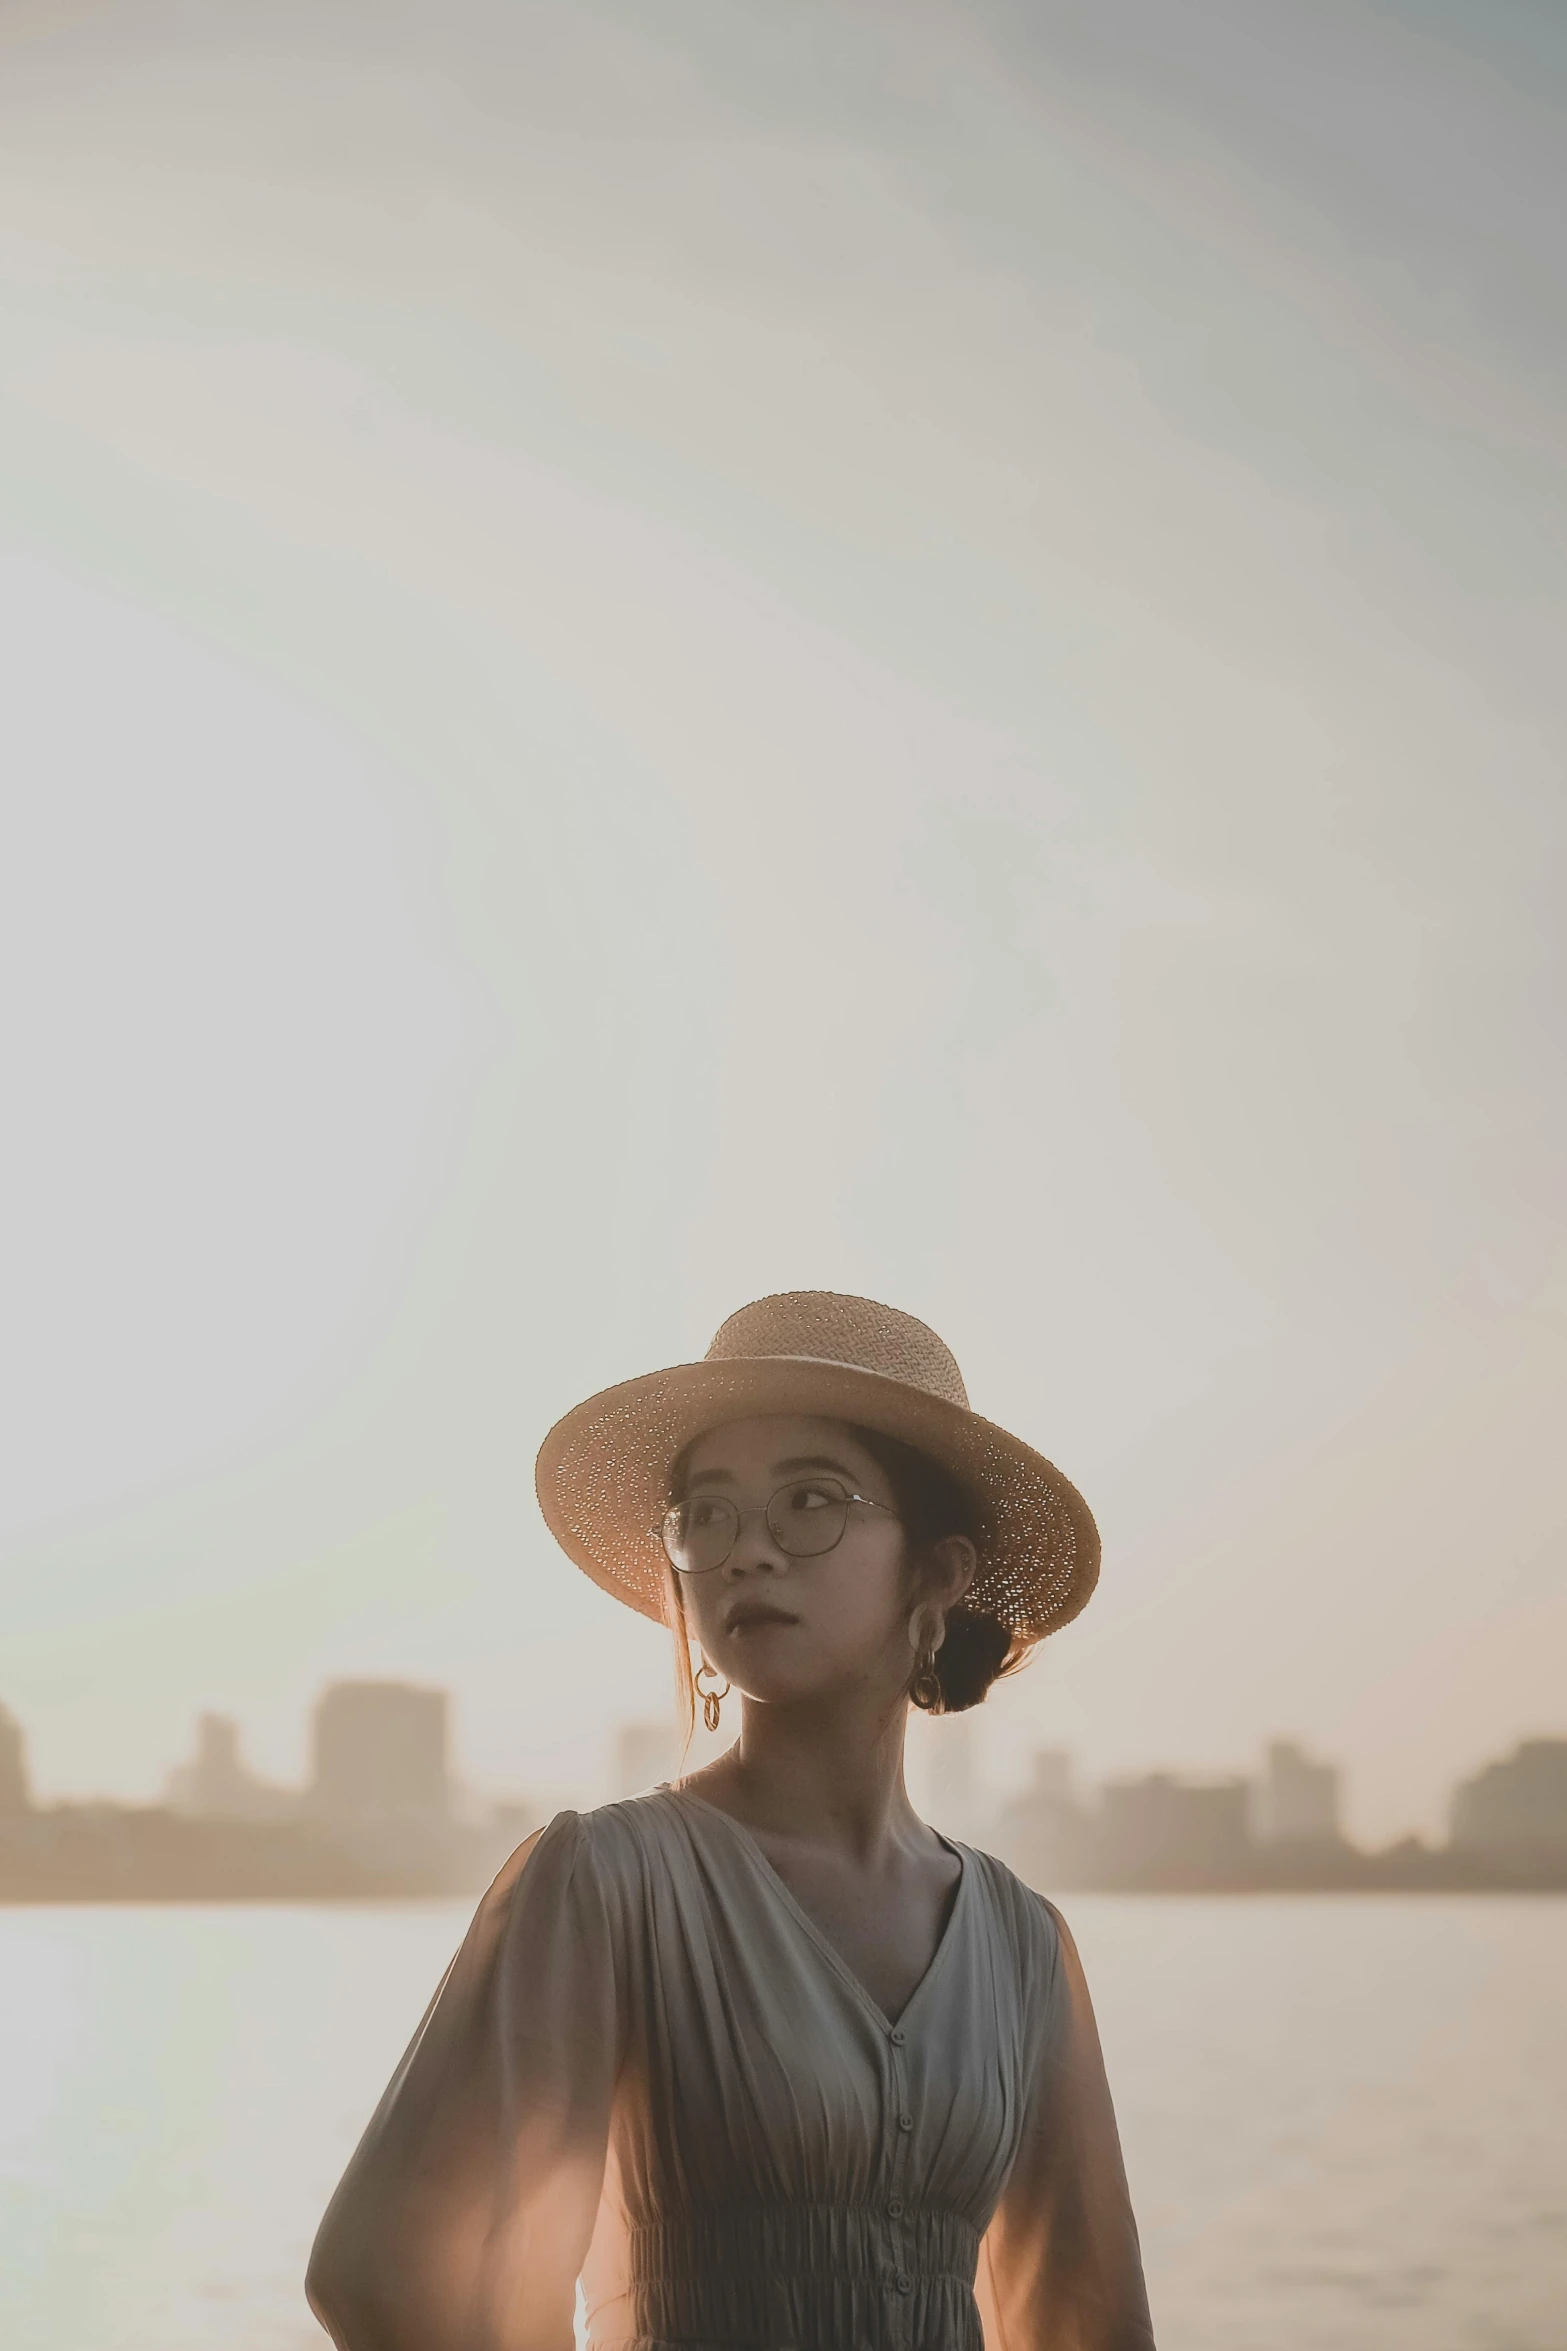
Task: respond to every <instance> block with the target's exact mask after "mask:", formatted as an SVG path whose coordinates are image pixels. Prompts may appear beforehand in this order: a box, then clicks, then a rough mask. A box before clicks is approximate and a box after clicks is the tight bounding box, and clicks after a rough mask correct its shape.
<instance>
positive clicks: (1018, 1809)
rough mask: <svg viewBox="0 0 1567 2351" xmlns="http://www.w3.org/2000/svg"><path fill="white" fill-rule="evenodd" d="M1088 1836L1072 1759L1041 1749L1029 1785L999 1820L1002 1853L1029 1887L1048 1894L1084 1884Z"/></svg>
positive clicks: (998, 1839)
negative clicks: (1061, 1888)
mask: <svg viewBox="0 0 1567 2351" xmlns="http://www.w3.org/2000/svg"><path fill="white" fill-rule="evenodd" d="M1089 1832H1090V1823H1089V1820H1088V1816H1087V1815H1086V1814H1085V1812H1084V1810H1083V1808H1082V1806H1081V1804H1080V1803H1079V1802H1078V1799H1077V1792H1076V1789H1075V1788H1074V1786H1073V1784H1072V1758H1071V1756H1070V1755H1068V1754H1066V1753H1064V1752H1063V1751H1062V1750H1061V1749H1060V1748H1055V1747H1048V1748H1041V1749H1040V1750H1039V1752H1038V1753H1036V1755H1035V1756H1034V1761H1033V1778H1032V1780H1031V1781H1030V1783H1029V1785H1028V1786H1027V1787H1026V1788H1025V1789H1024V1790H1023V1792H1022V1794H1021V1795H1020V1796H1014V1797H1013V1798H1012V1800H1011V1802H1010V1803H1008V1804H1004V1805H1003V1806H1002V1808H1001V1811H1000V1813H999V1815H998V1816H997V1820H996V1830H995V1842H996V1851H997V1853H998V1854H999V1855H1000V1858H1001V1859H1002V1860H1003V1861H1004V1862H1005V1863H1006V1864H1007V1867H1008V1868H1009V1869H1014V1870H1016V1872H1017V1874H1018V1876H1019V1877H1020V1878H1021V1879H1022V1880H1023V1883H1024V1884H1025V1885H1027V1886H1032V1887H1033V1888H1034V1889H1035V1891H1036V1892H1038V1893H1041V1894H1048V1893H1049V1892H1051V1890H1052V1889H1053V1888H1056V1887H1067V1886H1075V1885H1077V1884H1079V1883H1080V1882H1081V1880H1082V1877H1083V1873H1084V1868H1085V1864H1086V1860H1087V1848H1088V1839H1089Z"/></svg>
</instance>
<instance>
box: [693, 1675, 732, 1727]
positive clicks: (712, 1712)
mask: <svg viewBox="0 0 1567 2351" xmlns="http://www.w3.org/2000/svg"><path fill="white" fill-rule="evenodd" d="M705 1673H710V1674H711V1675H712V1677H713V1679H714V1681H715V1682H716V1681H717V1679H718V1668H717V1667H716V1666H713V1665H709V1664H708V1662H707V1659H706V1658H705V1657H704V1658H703V1660H702V1662H701V1664H700V1665H699V1666H698V1667H697V1669H696V1674H695V1677H694V1686H695V1689H696V1694H697V1696H698V1697H699V1698H700V1699H701V1701H702V1720H703V1721H704V1722H705V1723H706V1725H707V1727H708V1729H709V1730H710V1731H716V1730H717V1728H718V1710H719V1708H720V1707H721V1706H722V1704H723V1702H724V1700H725V1699H726V1698H727V1697H728V1695H729V1684H728V1683H727V1682H725V1684H724V1686H723V1688H722V1689H721V1690H704V1689H703V1687H702V1676H703V1674H705Z"/></svg>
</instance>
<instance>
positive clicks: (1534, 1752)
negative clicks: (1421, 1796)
mask: <svg viewBox="0 0 1567 2351" xmlns="http://www.w3.org/2000/svg"><path fill="white" fill-rule="evenodd" d="M1452 1838H1453V1843H1454V1845H1455V1846H1457V1847H1459V1848H1461V1849H1467V1850H1468V1851H1470V1852H1484V1853H1492V1854H1497V1855H1502V1856H1508V1857H1516V1858H1517V1859H1519V1860H1528V1859H1532V1858H1535V1857H1538V1858H1540V1859H1542V1860H1546V1859H1549V1858H1551V1857H1554V1856H1560V1855H1564V1854H1567V1739H1525V1740H1524V1742H1523V1744H1522V1746H1520V1747H1517V1748H1515V1749H1514V1751H1513V1753H1512V1754H1511V1755H1509V1756H1508V1757H1507V1758H1506V1760H1505V1761H1504V1762H1501V1763H1491V1764H1487V1766H1486V1768H1485V1769H1484V1771H1481V1772H1477V1773H1476V1774H1475V1776H1474V1778H1473V1779H1472V1780H1465V1781H1464V1782H1463V1783H1462V1785H1461V1786H1459V1787H1458V1788H1455V1789H1454V1791H1453V1810H1452Z"/></svg>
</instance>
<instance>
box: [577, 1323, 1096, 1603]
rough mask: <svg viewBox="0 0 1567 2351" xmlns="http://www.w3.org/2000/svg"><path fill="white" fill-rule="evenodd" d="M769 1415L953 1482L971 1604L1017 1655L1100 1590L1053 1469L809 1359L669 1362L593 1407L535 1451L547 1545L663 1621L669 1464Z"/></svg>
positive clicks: (943, 1412) (851, 1367)
mask: <svg viewBox="0 0 1567 2351" xmlns="http://www.w3.org/2000/svg"><path fill="white" fill-rule="evenodd" d="M778 1412H791V1413H808V1414H810V1415H812V1416H813V1417H824V1418H827V1419H831V1420H847V1421H855V1422H858V1423H859V1424H860V1426H861V1427H863V1428H868V1429H875V1430H877V1431H879V1433H880V1434H881V1435H883V1436H888V1437H896V1438H898V1439H900V1440H901V1442H902V1443H904V1444H905V1445H913V1446H915V1447H917V1448H918V1449H919V1451H920V1452H922V1453H926V1454H928V1455H930V1457H931V1458H932V1459H933V1460H935V1461H938V1462H940V1463H941V1464H942V1466H943V1467H944V1468H946V1469H947V1470H949V1471H950V1472H951V1474H952V1475H953V1477H954V1478H956V1479H957V1481H958V1483H959V1484H960V1485H961V1486H962V1487H963V1488H964V1490H965V1492H966V1493H967V1494H969V1495H970V1496H971V1498H972V1500H973V1503H974V1507H975V1513H976V1518H977V1521H978V1526H977V1532H976V1536H975V1546H976V1549H977V1550H978V1553H979V1568H978V1572H977V1574H976V1576H975V1579H974V1583H973V1585H972V1587H971V1588H970V1591H969V1595H968V1597H969V1600H970V1602H971V1604H972V1605H973V1606H974V1607H976V1608H983V1609H986V1610H988V1611H989V1612H990V1613H991V1614H992V1615H994V1616H996V1617H998V1618H999V1619H1000V1621H1001V1622H1002V1623H1003V1624H1005V1625H1007V1626H1008V1627H1009V1628H1010V1629H1011V1631H1012V1632H1013V1633H1014V1634H1016V1635H1017V1636H1018V1637H1019V1638H1020V1639H1021V1640H1023V1641H1024V1642H1032V1641H1038V1640H1042V1639H1043V1638H1044V1636H1045V1635H1046V1634H1047V1633H1053V1632H1055V1631H1057V1630H1058V1629H1059V1627H1060V1626H1062V1625H1064V1624H1068V1623H1070V1621H1071V1619H1072V1618H1073V1617H1074V1616H1076V1615H1077V1613H1078V1611H1079V1610H1080V1609H1081V1608H1082V1607H1084V1605H1085V1604H1086V1602H1087V1600H1088V1598H1089V1595H1090V1593H1091V1592H1092V1591H1093V1588H1094V1586H1095V1584H1096V1583H1097V1582H1098V1580H1099V1530H1098V1528H1097V1527H1096V1526H1095V1525H1094V1520H1093V1514H1092V1512H1091V1511H1090V1510H1089V1507H1088V1505H1087V1503H1086V1502H1085V1501H1084V1500H1083V1497H1082V1495H1081V1494H1080V1493H1079V1492H1078V1491H1077V1488H1076V1487H1075V1486H1074V1485H1073V1484H1072V1483H1071V1481H1070V1479H1068V1478H1065V1477H1063V1476H1062V1474H1061V1472H1060V1471H1059V1470H1058V1469H1057V1468H1056V1466H1055V1464H1054V1463H1053V1462H1050V1461H1047V1460H1046V1459H1045V1457H1044V1455H1043V1454H1042V1453H1036V1452H1035V1451H1034V1450H1033V1448H1032V1446H1029V1445H1025V1444H1024V1443H1023V1442H1022V1441H1021V1439H1020V1438H1017V1437H1014V1436H1012V1435H1011V1434H1010V1433H1009V1432H1008V1431H1007V1430H1006V1429H1003V1428H998V1427H997V1426H996V1425H995V1423H994V1422H993V1421H988V1420H985V1419H983V1418H982V1417H981V1415H980V1414H979V1413H977V1412H970V1411H967V1410H965V1409H964V1407H963V1406H961V1405H958V1404H951V1403H948V1402H947V1401H946V1400H945V1399H944V1398H942V1397H940V1396H933V1395H931V1394H929V1393H928V1392H927V1391H926V1390H925V1389H923V1388H915V1387H910V1386H908V1385H907V1384H906V1383H905V1382H903V1381H901V1380H894V1379H888V1378H887V1377H885V1376H884V1375H883V1374H882V1373H880V1372H874V1371H865V1370H862V1369H861V1368H860V1367H859V1366H858V1365H855V1364H845V1363H835V1362H829V1361H826V1360H824V1359H822V1358H820V1357H816V1356H806V1355H769V1356H760V1357H749V1358H747V1357H741V1358H738V1359H729V1360H725V1361H718V1362H704V1363H683V1364H677V1365H675V1366H674V1367H673V1368H672V1369H670V1370H668V1371H655V1372H647V1373H645V1374H644V1375H643V1376H642V1377H641V1378H640V1379H634V1380H625V1381H623V1382H622V1383H621V1384H620V1385H619V1386H618V1387H613V1388H605V1389H603V1390H602V1391H601V1392H600V1393H599V1394H598V1395H596V1396H590V1397H589V1398H588V1399H587V1401H586V1402H585V1403H583V1404H579V1405H577V1406H576V1408H575V1409H574V1410H573V1411H571V1412H568V1413H567V1414H566V1415H565V1417H564V1419H562V1420H559V1421H557V1422H556V1424H555V1426H554V1427H553V1428H552V1429H551V1431H550V1433H549V1435H548V1436H547V1437H546V1438H545V1440H544V1442H543V1444H542V1445H541V1446H540V1448H539V1457H538V1463H537V1466H536V1470H535V1484H536V1487H537V1491H538V1497H539V1508H540V1509H541V1510H542V1511H543V1513H544V1519H545V1523H546V1525H547V1526H548V1527H549V1530H550V1533H551V1534H552V1535H553V1536H554V1537H555V1540H556V1542H557V1543H559V1545H560V1547H561V1549H562V1550H563V1551H564V1552H565V1554H566V1556H567V1558H568V1559H570V1560H572V1561H573V1562H574V1563H575V1564H576V1566H578V1567H580V1568H581V1569H582V1571H583V1573H584V1574H585V1575H589V1576H591V1577H592V1578H593V1581H594V1582H595V1583H596V1584H598V1585H600V1586H601V1587H602V1589H603V1590H604V1591H606V1592H609V1593H610V1594H612V1595H613V1597H614V1598H615V1599H617V1600H620V1601H623V1602H624V1603H625V1605H626V1606H627V1607H628V1608H635V1609H636V1610H637V1611H638V1612H639V1614H641V1615H643V1616H648V1617H652V1618H653V1619H654V1620H655V1621H656V1622H657V1623H660V1624H662V1623H664V1622H665V1621H666V1619H665V1593H666V1590H667V1574H666V1564H665V1559H664V1550H663V1545H662V1543H661V1541H660V1539H659V1535H658V1527H659V1523H660V1521H661V1520H662V1518H663V1514H664V1512H665V1510H666V1509H667V1508H668V1504H669V1492H668V1478H669V1472H670V1468H671V1466H672V1465H673V1463H674V1462H675V1460H676V1459H677V1457H678V1456H679V1454H680V1453H681V1452H682V1451H683V1450H684V1448H685V1447H686V1446H687V1445H689V1444H690V1443H691V1441H692V1439H693V1438H695V1437H699V1436H701V1435H702V1434H703V1433H704V1432H705V1431H706V1430H708V1429H713V1428H721V1427H722V1426H723V1425H724V1424H725V1423H726V1422H728V1421H731V1420H748V1419H752V1418H755V1417H758V1416H760V1415H762V1414H765V1413H778Z"/></svg>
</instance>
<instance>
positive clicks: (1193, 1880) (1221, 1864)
mask: <svg viewBox="0 0 1567 2351" xmlns="http://www.w3.org/2000/svg"><path fill="white" fill-rule="evenodd" d="M1250 1799H1251V1790H1250V1788H1249V1787H1248V1786H1247V1783H1246V1782H1245V1780H1217V1781H1212V1782H1208V1783H1206V1784H1204V1783H1194V1782H1191V1781H1186V1780H1177V1779H1175V1778H1173V1777H1172V1776H1171V1775H1170V1774H1169V1773H1168V1772H1154V1773H1152V1774H1150V1776H1149V1777H1148V1778H1146V1779H1140V1780H1111V1781H1110V1782H1108V1783H1107V1785H1106V1787H1105V1789H1104V1791H1103V1795H1102V1798H1101V1805H1100V1812H1099V1818H1098V1823H1097V1829H1096V1834H1095V1837H1094V1858H1095V1863H1096V1865H1097V1872H1098V1874H1100V1875H1101V1876H1102V1877H1103V1878H1104V1880H1105V1881H1107V1882H1109V1883H1112V1884H1115V1883H1121V1884H1137V1885H1147V1886H1158V1885H1178V1884H1179V1885H1184V1884H1190V1885H1204V1884H1221V1885H1222V1884H1229V1883H1233V1882H1234V1881H1235V1880H1236V1879H1237V1878H1239V1877H1241V1876H1242V1875H1244V1873H1245V1870H1246V1865H1247V1862H1248V1859H1249V1857H1250V1853H1251V1832H1250V1823H1249V1817H1248V1816H1249V1813H1250V1808H1251V1806H1250Z"/></svg>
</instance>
